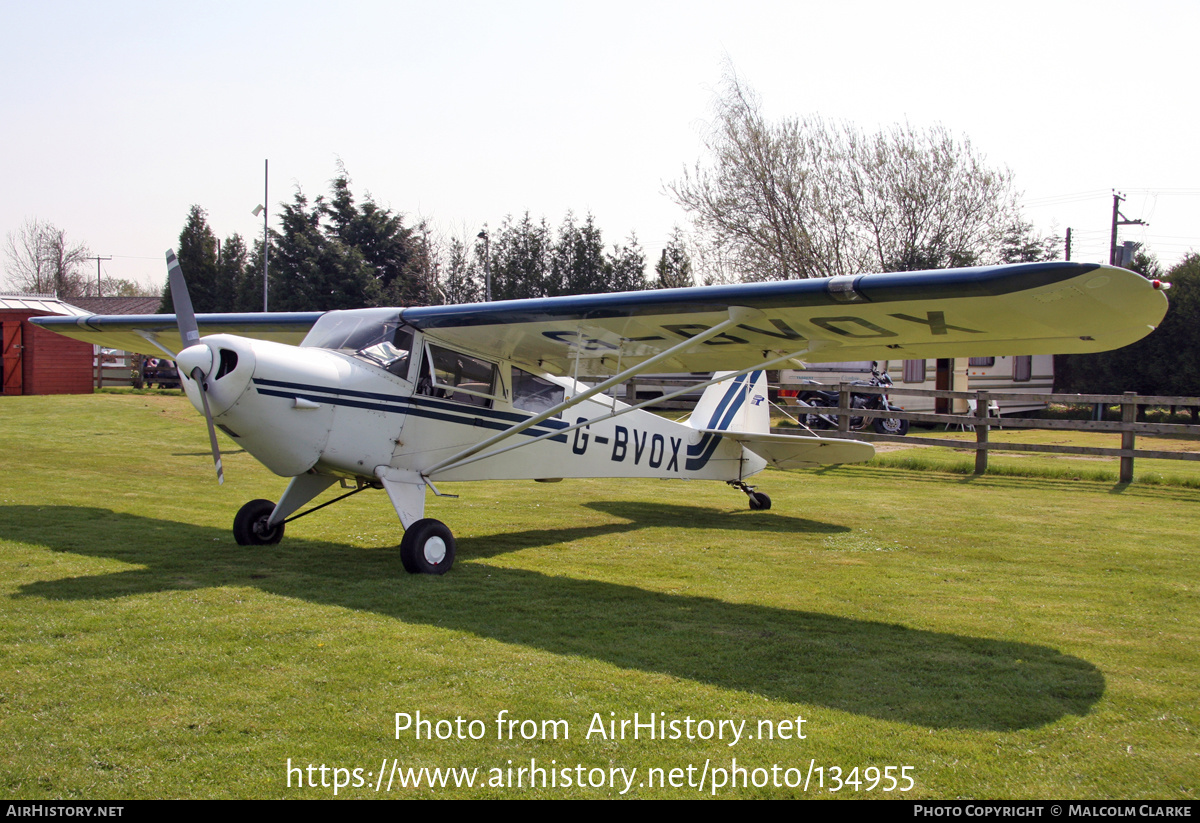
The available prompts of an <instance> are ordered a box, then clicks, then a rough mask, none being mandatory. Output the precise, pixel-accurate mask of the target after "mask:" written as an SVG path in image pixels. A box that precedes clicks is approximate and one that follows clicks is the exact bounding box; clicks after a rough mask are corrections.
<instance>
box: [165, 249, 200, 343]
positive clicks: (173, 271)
mask: <svg viewBox="0 0 1200 823" xmlns="http://www.w3.org/2000/svg"><path fill="white" fill-rule="evenodd" d="M167 280H168V282H169V283H170V284H171V303H172V304H174V306H175V322H176V324H178V326H179V336H180V338H182V340H183V347H184V348H185V349H186V348H187V347H188V346H194V345H196V344H197V343H199V342H200V326H199V325H197V323H196V312H195V311H193V309H192V297H191V295H189V294H188V289H187V281H186V280H184V279H183V269H182V268H180V266H179V258H177V257H176V256H175V252H174V250H171V249H168V250H167Z"/></svg>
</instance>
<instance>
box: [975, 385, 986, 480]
mask: <svg viewBox="0 0 1200 823" xmlns="http://www.w3.org/2000/svg"><path fill="white" fill-rule="evenodd" d="M987 418H988V393H987V392H985V391H977V392H975V445H976V448H975V473H976V474H987V463H988V453H987V444H988V423H987Z"/></svg>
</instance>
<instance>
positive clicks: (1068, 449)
mask: <svg viewBox="0 0 1200 823" xmlns="http://www.w3.org/2000/svg"><path fill="white" fill-rule="evenodd" d="M784 388H811V386H805V387H800V386H795V387H793V386H785V387H784ZM831 388H832V387H831ZM852 393H854V394H887V395H891V396H904V395H909V396H918V397H944V398H950V399H951V400H966V401H973V402H974V405H975V409H974V413H973V414H929V413H921V412H895V411H879V410H873V409H855V408H852V407H851V394H852ZM838 398H839V401H838V406H837V408H836V409H835V408H822V409H821V412H822V413H824V414H828V415H836V416H837V420H838V429H837V431H836V432H829V431H818V432H817V433H818V434H820V435H822V436H833V437H847V438H853V439H856V440H867V441H888V442H895V443H912V444H917V445H927V446H948V447H951V448H955V449H974V450H975V473H976V474H983V473H985V472H986V471H987V461H988V452H989V451H992V450H995V451H1021V452H1052V453H1056V454H1080V455H1097V456H1103V457H1117V458H1120V461H1121V471H1120V482H1122V483H1129V482H1132V481H1133V461H1134V459H1135V458H1138V457H1145V458H1155V459H1159V460H1200V453H1195V452H1172V451H1155V450H1150V449H1137V448H1135V447H1134V444H1135V442H1136V438H1137V436H1138V435H1139V434H1141V435H1149V434H1159V435H1175V436H1184V437H1194V438H1200V426H1198V425H1184V424H1179V423H1139V422H1137V411H1138V407H1139V406H1191V407H1193V408H1195V407H1200V398H1198V397H1151V396H1145V395H1137V394H1135V393H1134V392H1125V393H1124V394H1030V393H1023V392H998V391H975V392H955V391H940V390H933V389H904V388H896V387H894V386H888V387H884V386H860V385H852V384H850V383H841V384H839V385H838ZM1001 399H1008V400H1025V401H1032V402H1037V403H1066V404H1071V405H1079V404H1094V405H1099V406H1112V405H1119V406H1120V407H1121V420H1120V422H1116V421H1104V420H1043V419H1039V418H1026V417H1019V418H1013V417H990V416H988V405H989V403H990V402H991V401H993V400H1001ZM788 408H789V409H791V408H795V409H796V410H798V411H799V412H801V413H805V412H806V411H807V410H808V408H809V407H806V406H798V407H794V406H793V407H788ZM851 417H863V418H866V419H867V420H868V421H869V420H873V419H875V418H877V417H886V418H899V419H901V420H908V421H909V422H912V423H934V424H944V425H946V426H947V428H949V427H951V426H961V427H963V428H971V429H973V430H974V431H975V442H973V443H972V442H970V441H964V440H951V439H949V438H945V437H939V438H935V437H913V436H911V435H909V436H900V435H889V434H876V433H875V432H874V431H850V418H851ZM864 428H865V426H864ZM992 429H1056V430H1060V431H1064V430H1065V431H1090V432H1095V431H1100V432H1112V433H1113V434H1114V435H1116V434H1119V435H1120V443H1121V445H1120V448H1100V447H1096V446H1054V445H1044V444H1037V443H997V442H993V441H991V440H989V439H988V432H989V431H991V430H992Z"/></svg>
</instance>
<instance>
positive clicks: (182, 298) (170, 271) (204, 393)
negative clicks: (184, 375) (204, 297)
mask: <svg viewBox="0 0 1200 823" xmlns="http://www.w3.org/2000/svg"><path fill="white" fill-rule="evenodd" d="M167 278H168V282H170V284H171V302H172V304H174V306H175V322H176V324H177V325H178V326H179V337H180V339H181V340H183V348H185V349H186V348H189V347H190V346H194V345H196V344H197V343H199V342H200V326H199V324H197V323H196V312H195V310H193V309H192V297H191V295H189V294H188V289H187V281H186V280H184V279H183V269H182V268H181V267H180V265H179V258H177V257H176V256H175V252H174V251H173V250H170V249H168V250H167ZM189 376H190V377H191V378H192V380H194V381H196V388H197V389H198V390H199V392H200V402H201V405H203V406H204V420H205V422H206V423H208V442H209V444H210V445H211V446H212V455H213V463H214V464H215V465H216V467H217V482H218V483H224V482H225V469H224V468H223V467H222V466H221V447H220V446H218V445H217V427H216V426H215V425H214V424H213V418H212V411H211V410H210V409H209V408H208V389H207V387H206V385H205V381H206V380H207V379H208V375H206V374H205V373H204V370H203V369H201V368H200V367H199V366H197V367H196V368H194V369H192V373H191V374H190V375H189Z"/></svg>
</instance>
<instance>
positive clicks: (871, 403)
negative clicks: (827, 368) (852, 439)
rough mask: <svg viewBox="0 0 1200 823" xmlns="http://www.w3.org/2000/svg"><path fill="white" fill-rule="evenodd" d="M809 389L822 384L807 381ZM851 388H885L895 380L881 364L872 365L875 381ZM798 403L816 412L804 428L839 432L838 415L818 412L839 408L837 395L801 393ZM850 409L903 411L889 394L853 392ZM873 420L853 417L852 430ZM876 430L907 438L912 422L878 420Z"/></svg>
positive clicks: (874, 423)
mask: <svg viewBox="0 0 1200 823" xmlns="http://www.w3.org/2000/svg"><path fill="white" fill-rule="evenodd" d="M804 383H805V385H809V386H814V387H818V386H820V385H821V384H820V383H818V382H817V381H816V380H805V381H804ZM851 385H853V386H885V387H889V386H891V385H892V378H891V377H890V376H889V375H888V373H887V372H882V373H881V372H880V371H879V363H877V362H875V361H872V362H871V379H870V380H856V381H854V382H853V383H852V384H851ZM796 400H797V402H798V403H799V405H800V406H808V407H809V408H811V409H813V411H810V412H808V413H807V414H805V415H804V418H803V422H804V425H805V426H807V427H808V428H810V429H836V428H837V426H838V420H837V415H836V414H833V413H829V412H822V411H817V409H825V408H833V409H836V408H837V405H838V393H837V391H831V390H829V389H821V388H811V389H805V390H803V391H801V392H800V393H799V394H798V395H797V396H796ZM850 408H852V409H864V410H869V411H903V409H901V408H900V407H899V406H896V405H893V404H892V402H891V401H890V400H889V399H888V396H887V395H886V394H874V393H871V394H867V393H860V392H855V391H851V392H850ZM868 419H869V418H866V417H861V416H856V415H851V417H850V430H851V431H862V430H863V429H864V428H866V425H867V420H868ZM871 425H872V428H874V429H875V431H876V432H878V433H879V434H894V435H897V436H903V435H906V434H908V421H907V420H901V419H899V418H895V417H876V418H874V419H873V421H872V423H871Z"/></svg>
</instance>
